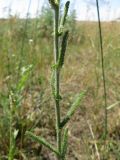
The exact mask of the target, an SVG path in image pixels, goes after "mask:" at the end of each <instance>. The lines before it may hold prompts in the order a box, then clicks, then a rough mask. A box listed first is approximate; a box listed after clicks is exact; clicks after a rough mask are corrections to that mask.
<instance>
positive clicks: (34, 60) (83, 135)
mask: <svg viewBox="0 0 120 160" xmlns="http://www.w3.org/2000/svg"><path fill="white" fill-rule="evenodd" d="M25 27H26V22H25V20H19V19H17V18H15V17H13V18H10V19H9V20H0V158H1V160H4V159H7V156H8V154H10V152H11V151H10V145H11V143H12V145H13V148H14V153H15V154H14V157H15V159H18V160H28V159H29V160H53V159H55V158H54V155H53V154H51V153H49V152H48V150H46V148H44V147H43V146H41V145H39V144H37V143H35V142H33V141H31V140H30V139H28V137H27V136H25V132H26V130H32V131H33V132H34V133H35V134H36V135H42V136H43V137H45V138H46V139H48V140H49V141H50V142H51V143H53V144H54V140H55V138H56V135H55V126H54V119H55V118H54V117H55V115H54V111H53V110H54V100H53V98H52V96H51V86H50V76H51V66H52V64H53V47H52V46H53V44H52V36H53V33H50V32H49V30H48V29H45V28H40V27H39V20H28V21H27V27H26V28H25ZM102 33H103V48H104V62H105V75H106V87H107V102H108V131H109V133H108V138H107V141H106V142H104V141H103V140H102V136H103V132H104V94H103V80H102V71H101V55H100V49H99V48H100V46H99V34H98V23H97V22H76V26H75V29H74V31H71V33H70V37H69V45H68V49H67V53H66V58H65V64H64V68H63V72H62V74H61V84H60V87H61V88H60V92H61V93H62V95H63V97H62V100H61V106H62V114H63V115H64V114H65V113H66V111H67V109H68V108H69V106H70V104H71V102H72V100H73V99H74V97H75V95H76V94H77V93H79V92H82V91H86V95H85V97H84V99H83V100H82V104H81V106H80V108H79V109H78V111H77V112H76V114H75V116H73V118H72V120H71V122H70V123H69V150H68V157H67V159H70V160H120V103H119V102H120V23H119V22H102ZM11 106H12V107H11ZM73 121H74V123H72V122H73ZM10 137H12V138H11V140H10ZM10 142H11V143H10ZM104 143H106V148H104Z"/></svg>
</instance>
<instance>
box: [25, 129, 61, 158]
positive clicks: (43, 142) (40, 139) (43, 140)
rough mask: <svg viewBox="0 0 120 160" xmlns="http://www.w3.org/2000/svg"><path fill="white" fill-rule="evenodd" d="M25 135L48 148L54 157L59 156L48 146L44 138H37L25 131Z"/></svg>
mask: <svg viewBox="0 0 120 160" xmlns="http://www.w3.org/2000/svg"><path fill="white" fill-rule="evenodd" d="M26 135H28V136H29V137H30V138H31V139H32V140H34V141H36V142H38V143H40V144H42V145H44V146H45V147H47V148H49V149H50V150H51V151H52V152H54V153H55V154H56V155H60V154H59V152H58V151H57V150H56V149H55V148H54V147H53V146H52V145H51V144H50V143H48V142H47V141H46V140H45V139H44V138H42V137H38V136H36V135H34V134H33V133H32V132H29V131H27V132H26Z"/></svg>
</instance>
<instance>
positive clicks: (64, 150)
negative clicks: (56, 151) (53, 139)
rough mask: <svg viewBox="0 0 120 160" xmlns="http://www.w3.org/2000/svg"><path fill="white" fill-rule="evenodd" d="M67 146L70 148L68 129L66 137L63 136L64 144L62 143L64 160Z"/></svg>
mask: <svg viewBox="0 0 120 160" xmlns="http://www.w3.org/2000/svg"><path fill="white" fill-rule="evenodd" d="M67 146H68V128H65V130H64V135H63V143H62V152H61V155H62V159H63V160H65V155H66V152H67Z"/></svg>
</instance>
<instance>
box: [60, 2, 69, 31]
mask: <svg viewBox="0 0 120 160" xmlns="http://www.w3.org/2000/svg"><path fill="white" fill-rule="evenodd" d="M69 6H70V1H67V2H66V4H65V7H64V14H63V16H62V18H61V22H60V28H59V33H60V34H61V33H62V31H63V28H64V25H65V22H66V18H67V14H68V10H69Z"/></svg>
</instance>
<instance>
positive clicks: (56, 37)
mask: <svg viewBox="0 0 120 160" xmlns="http://www.w3.org/2000/svg"><path fill="white" fill-rule="evenodd" d="M54 16H55V17H54V60H55V64H57V62H58V58H59V34H58V25H59V24H58V23H59V6H58V9H56V10H55V12H54ZM59 77H60V73H59V70H58V68H56V69H55V92H56V98H55V108H56V134H57V147H58V151H59V153H61V129H60V100H59ZM58 159H60V157H58Z"/></svg>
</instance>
